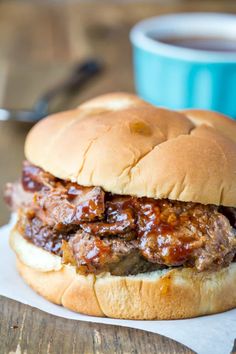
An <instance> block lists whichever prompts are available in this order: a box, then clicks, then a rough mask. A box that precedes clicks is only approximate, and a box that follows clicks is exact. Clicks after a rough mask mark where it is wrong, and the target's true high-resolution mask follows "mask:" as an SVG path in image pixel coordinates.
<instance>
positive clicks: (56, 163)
mask: <svg viewBox="0 0 236 354" xmlns="http://www.w3.org/2000/svg"><path fill="white" fill-rule="evenodd" d="M25 154H26V157H27V159H28V160H29V161H30V162H31V163H33V164H35V165H38V166H40V167H42V168H43V169H44V170H46V171H48V172H50V173H51V174H53V175H54V176H56V177H59V178H62V179H66V180H71V181H74V182H77V183H79V184H80V185H84V186H101V187H103V189H104V190H105V191H108V192H112V193H116V194H127V195H135V196H138V197H142V196H146V197H151V198H169V199H173V200H181V201H193V202H200V203H202V204H216V205H219V204H222V205H226V206H236V123H235V122H234V121H233V120H232V119H230V118H227V117H225V116H222V115H220V114H217V113H214V112H208V111H198V110H187V111H185V112H176V111H170V110H167V109H164V108H156V107H154V106H151V105H150V104H148V103H146V102H144V101H142V100H141V99H139V98H138V97H137V96H134V95H131V94H125V93H113V94H108V95H104V96H101V97H98V98H95V99H93V100H91V101H88V102H86V103H84V104H82V105H81V106H79V107H78V109H74V110H70V111H66V112H63V113H57V114H54V115H51V116H49V117H48V118H46V119H43V120H42V121H40V122H39V123H37V124H36V125H35V126H34V127H33V129H32V130H31V131H30V133H29V135H28V137H27V139H26V144H25Z"/></svg>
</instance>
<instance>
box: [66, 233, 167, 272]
mask: <svg viewBox="0 0 236 354" xmlns="http://www.w3.org/2000/svg"><path fill="white" fill-rule="evenodd" d="M68 246H69V247H70V250H71V252H72V254H73V257H74V259H75V260H76V264H77V269H78V272H79V273H82V274H87V273H95V274H96V273H101V272H110V273H111V274H113V275H128V274H137V273H142V272H147V271H151V270H154V269H160V268H162V266H160V265H157V264H151V263H149V262H147V261H146V260H145V259H144V258H143V257H142V256H141V255H140V252H139V250H138V247H137V246H138V244H137V241H136V240H133V241H129V242H126V241H125V240H123V239H119V238H114V239H111V238H103V239H100V238H99V237H96V236H93V235H89V234H87V233H85V232H81V231H79V232H77V233H76V235H75V236H74V237H73V238H71V239H70V240H69V243H68ZM68 253H69V254H70V252H68ZM68 253H67V254H68ZM66 261H68V260H66V259H65V262H66Z"/></svg>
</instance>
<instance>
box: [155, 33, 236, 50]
mask: <svg viewBox="0 0 236 354" xmlns="http://www.w3.org/2000/svg"><path fill="white" fill-rule="evenodd" d="M151 38H152V39H154V40H156V41H158V42H161V43H164V44H169V45H172V46H176V47H182V48H188V49H196V50H204V51H209V52H221V53H236V38H232V39H231V38H226V37H207V36H206V37H203V36H202V37H201V36H196V37H194V36H189V37H188V36H185V37H174V36H172V37H166V38H157V37H156V36H151Z"/></svg>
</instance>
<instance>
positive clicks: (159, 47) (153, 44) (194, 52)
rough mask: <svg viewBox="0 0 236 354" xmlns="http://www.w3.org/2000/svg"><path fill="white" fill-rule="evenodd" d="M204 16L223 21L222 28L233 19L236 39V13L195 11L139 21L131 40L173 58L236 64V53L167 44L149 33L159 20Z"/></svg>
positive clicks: (154, 52)
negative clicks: (153, 37)
mask: <svg viewBox="0 0 236 354" xmlns="http://www.w3.org/2000/svg"><path fill="white" fill-rule="evenodd" d="M200 17H201V18H202V19H204V20H206V19H209V20H214V19H215V20H218V21H219V22H220V23H221V26H220V28H221V29H222V27H223V26H222V21H225V22H226V21H227V24H229V21H231V25H233V26H234V31H235V37H234V38H235V40H236V15H233V14H228V13H214V12H194V13H191V12H190V13H189V12H186V13H176V14H167V15H160V16H155V17H150V18H147V19H144V20H142V21H140V22H138V23H137V24H136V25H135V26H134V27H133V28H132V29H131V31H130V41H131V43H132V45H133V46H136V47H138V48H140V49H143V50H145V51H147V52H151V53H153V54H157V55H162V56H164V57H168V58H171V59H179V60H184V61H191V62H203V63H231V64H236V53H232V52H217V51H204V50H198V49H190V48H183V47H177V46H174V45H171V44H166V43H163V42H160V41H158V40H156V39H155V40H154V39H152V38H151V37H150V36H148V35H147V32H148V31H153V30H154V31H155V25H156V23H157V22H158V21H160V20H161V21H171V20H173V19H179V20H181V19H191V20H196V19H197V18H200Z"/></svg>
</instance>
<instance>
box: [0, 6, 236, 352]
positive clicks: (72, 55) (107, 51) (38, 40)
mask: <svg viewBox="0 0 236 354" xmlns="http://www.w3.org/2000/svg"><path fill="white" fill-rule="evenodd" d="M180 11H224V12H236V2H235V1H234V0H231V1H230V0H227V1H220V0H218V1H203V0H202V1H187V0H186V1H177V0H175V1H174V0H173V1H171V0H166V1H161V0H159V1H142V2H140V1H137V2H136V1H120V2H119V1H114V2H113V1H110V2H108V1H81V2H80V1H51V2H50V1H19V0H18V1H17V0H15V1H14V0H13V1H8V0H6V1H0V107H8V108H16V109H17V108H30V107H32V105H33V104H34V102H35V101H36V100H37V98H38V97H39V95H40V94H41V93H42V92H44V91H45V89H48V88H50V87H51V86H53V85H54V84H56V83H57V82H59V81H61V80H63V77H65V75H67V74H68V73H69V72H70V70H71V68H72V67H73V65H74V64H75V63H77V62H79V61H81V60H82V59H84V58H87V57H97V58H100V59H101V60H102V61H103V62H104V65H105V69H104V72H103V73H102V74H101V75H100V76H98V77H97V78H95V79H94V80H93V81H91V82H90V83H89V84H88V85H86V87H84V89H83V90H82V91H81V92H78V93H77V94H76V95H74V96H73V97H71V98H70V99H68V98H67V99H66V98H64V97H62V98H61V99H60V100H58V101H57V102H55V103H54V105H53V106H52V107H51V109H52V110H60V109H66V108H71V107H76V106H77V105H78V104H79V103H80V102H82V101H84V100H86V99H87V98H90V97H93V96H95V95H97V94H102V93H105V92H109V91H118V90H124V91H131V92H132V91H133V90H134V86H133V76H132V56H131V48H130V44H129V39H128V33H129V31H130V28H131V27H132V26H133V24H134V23H136V22H137V21H139V20H140V19H142V18H145V17H149V16H154V15H158V14H162V13H169V12H180ZM30 127H31V126H30V125H29V124H22V123H9V122H0V167H1V173H0V187H1V191H2V190H3V186H4V184H5V183H6V182H7V181H11V180H15V179H16V178H17V176H19V175H20V169H21V162H22V160H23V156H24V154H23V144H24V139H25V136H26V134H27V132H28V130H29V129H30ZM1 194H2V192H1ZM8 217H9V211H8V210H7V208H6V207H5V206H4V203H3V201H2V196H1V198H0V225H1V224H4V223H6V222H7V220H8ZM0 271H4V270H2V269H1V270H0ZM8 353H18V354H20V353H22V354H23V353H24V354H26V353H27V354H31V353H32V354H34V353H43V354H44V353H53V354H54V353H56V354H58V353H63V354H64V353H65V354H70V353H76V354H77V353H192V351H190V350H189V349H188V348H186V347H184V346H182V345H180V344H178V343H176V342H174V341H172V340H170V339H168V338H164V337H162V336H159V335H156V334H151V333H147V332H144V331H139V330H134V329H127V328H121V327H112V326H105V325H97V324H91V323H83V322H76V321H71V320H65V319H61V318H57V317H54V316H51V315H48V314H45V313H43V312H41V311H39V310H37V309H32V308H30V307H28V306H25V305H22V304H20V303H17V302H15V301H12V300H8V299H6V298H3V297H0V354H8Z"/></svg>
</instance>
